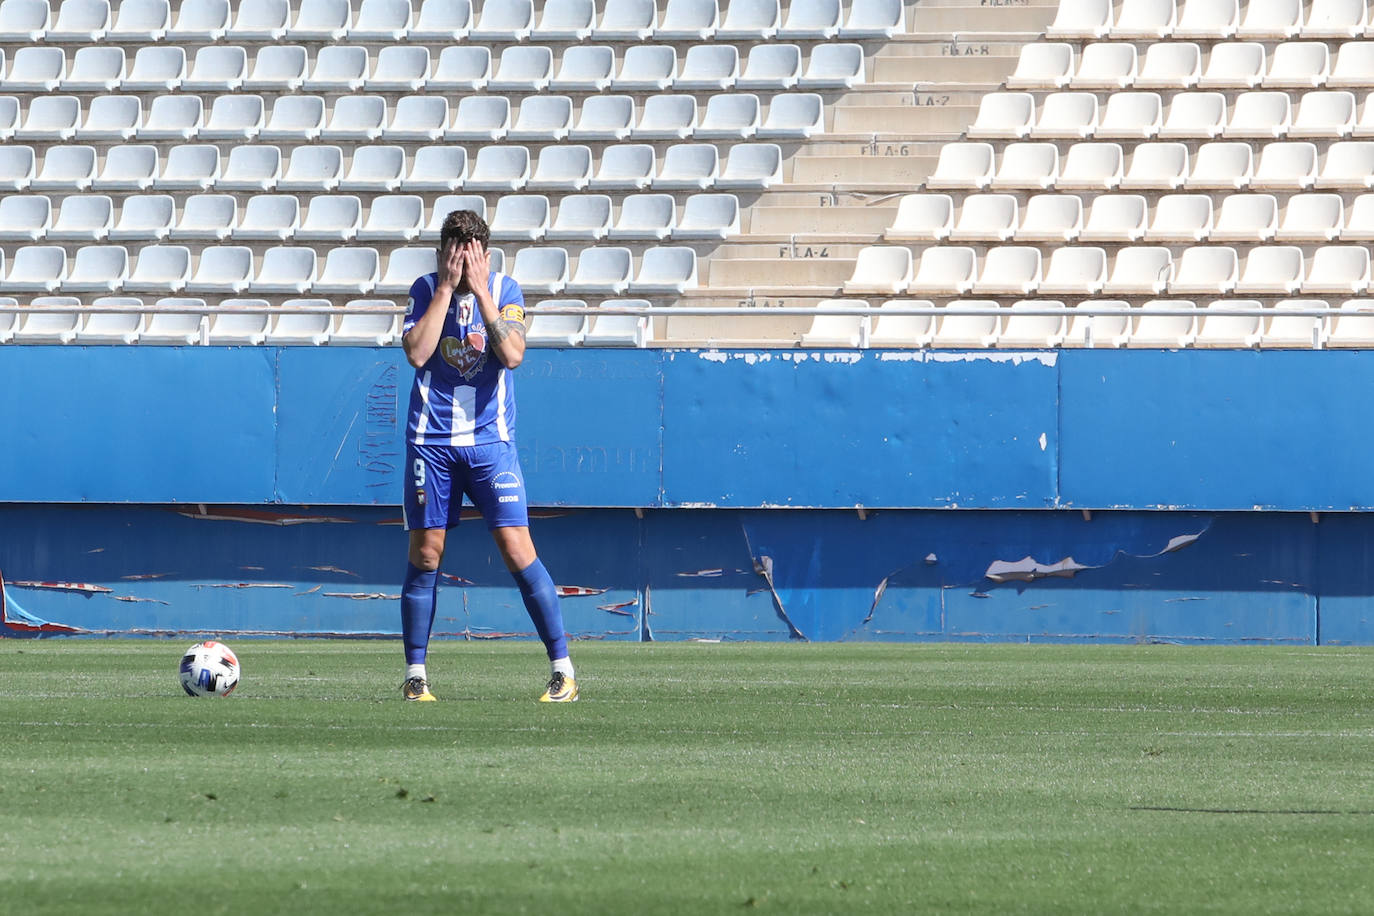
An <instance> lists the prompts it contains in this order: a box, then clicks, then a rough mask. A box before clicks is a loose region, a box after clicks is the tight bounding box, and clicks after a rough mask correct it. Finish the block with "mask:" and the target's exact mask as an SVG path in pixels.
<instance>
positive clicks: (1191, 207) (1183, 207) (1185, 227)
mask: <svg viewBox="0 0 1374 916" xmlns="http://www.w3.org/2000/svg"><path fill="white" fill-rule="evenodd" d="M1211 234H1212V198H1211V197H1209V196H1207V195H1206V194H1165V195H1164V196H1162V197H1160V198H1159V200H1158V201H1157V202H1156V203H1155V212H1154V219H1153V220H1151V222H1150V228H1149V229H1147V230H1146V231H1145V238H1146V240H1147V241H1151V242H1190V243H1191V242H1201V241H1204V240H1205V239H1206V238H1207V237H1208V236H1210V235H1211Z"/></svg>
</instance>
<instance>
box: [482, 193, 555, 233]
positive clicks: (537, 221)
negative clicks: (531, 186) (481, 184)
mask: <svg viewBox="0 0 1374 916" xmlns="http://www.w3.org/2000/svg"><path fill="white" fill-rule="evenodd" d="M490 228H491V238H492V240H493V241H526V242H537V241H539V240H540V239H541V238H543V237H544V233H545V232H547V231H548V228H549V199H548V198H547V197H545V196H544V195H542V194H508V195H505V196H503V197H502V198H501V199H500V200H498V201H497V202H496V212H495V214H494V215H493V216H492V219H491V225H490Z"/></svg>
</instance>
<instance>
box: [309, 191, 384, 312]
mask: <svg viewBox="0 0 1374 916" xmlns="http://www.w3.org/2000/svg"><path fill="white" fill-rule="evenodd" d="M312 209H313V208H312ZM381 273H382V271H381V256H380V255H378V253H377V249H375V248H331V249H329V253H328V254H327V255H325V258H324V266H323V267H322V268H321V269H320V275H319V276H318V277H317V278H316V279H315V281H314V282H313V283H312V284H311V285H310V289H311V292H314V293H316V294H317V295H318V294H325V295H358V296H362V295H366V294H368V293H370V292H372V289H373V287H375V286H376V285H377V281H378V280H379V279H381ZM324 317H326V318H327V317H328V316H324Z"/></svg>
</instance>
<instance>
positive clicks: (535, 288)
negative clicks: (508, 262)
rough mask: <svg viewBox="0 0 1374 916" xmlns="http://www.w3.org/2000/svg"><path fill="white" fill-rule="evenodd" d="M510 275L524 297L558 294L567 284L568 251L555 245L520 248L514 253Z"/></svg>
mask: <svg viewBox="0 0 1374 916" xmlns="http://www.w3.org/2000/svg"><path fill="white" fill-rule="evenodd" d="M510 275H511V277H512V278H514V279H515V281H516V282H517V283H519V284H520V288H521V289H522V290H524V291H525V294H526V295H529V294H531V293H534V294H542V295H546V296H552V295H555V294H557V293H560V292H562V291H563V287H564V286H566V285H567V283H568V251H567V249H565V248H561V247H558V246H556V245H553V246H543V247H539V246H536V247H530V248H522V249H520V250H519V251H518V252H516V255H515V264H514V265H513V266H512V267H511V270H510Z"/></svg>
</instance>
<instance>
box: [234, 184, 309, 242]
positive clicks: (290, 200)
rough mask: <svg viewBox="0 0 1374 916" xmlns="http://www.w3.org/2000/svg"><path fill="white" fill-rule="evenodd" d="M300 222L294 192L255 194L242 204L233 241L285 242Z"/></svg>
mask: <svg viewBox="0 0 1374 916" xmlns="http://www.w3.org/2000/svg"><path fill="white" fill-rule="evenodd" d="M316 199H317V200H318V198H316ZM300 224H301V205H300V200H299V199H298V198H297V197H296V196H295V195H294V194H255V195H254V196H252V197H250V198H248V201H247V202H246V203H245V204H244V206H243V214H242V215H241V216H240V217H239V220H238V225H237V226H235V227H234V241H236V242H238V241H248V240H254V241H276V242H280V241H284V240H285V239H289V238H291V237H292V236H294V235H295V234H296V229H297V228H298V227H299V226H300Z"/></svg>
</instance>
